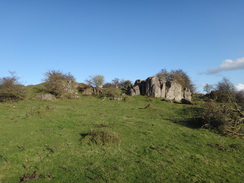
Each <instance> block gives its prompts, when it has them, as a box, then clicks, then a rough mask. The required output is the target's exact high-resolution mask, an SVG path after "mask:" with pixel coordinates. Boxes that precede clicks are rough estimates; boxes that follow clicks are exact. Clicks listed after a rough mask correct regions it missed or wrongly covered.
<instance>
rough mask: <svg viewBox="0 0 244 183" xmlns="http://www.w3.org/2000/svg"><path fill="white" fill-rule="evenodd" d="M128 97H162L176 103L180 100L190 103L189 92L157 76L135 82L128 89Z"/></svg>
mask: <svg viewBox="0 0 244 183" xmlns="http://www.w3.org/2000/svg"><path fill="white" fill-rule="evenodd" d="M130 95H132V96H134V95H145V96H150V97H162V98H165V99H167V100H172V101H173V100H174V101H177V102H180V101H181V100H182V99H186V100H189V101H191V91H190V90H189V89H187V88H182V86H181V84H180V83H177V82H175V81H166V79H165V78H159V77H157V76H154V77H149V78H147V79H146V80H136V82H135V84H134V86H133V87H132V88H131V89H130Z"/></svg>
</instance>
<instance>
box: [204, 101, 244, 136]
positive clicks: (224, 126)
mask: <svg viewBox="0 0 244 183" xmlns="http://www.w3.org/2000/svg"><path fill="white" fill-rule="evenodd" d="M202 108H203V110H202V113H201V114H200V119H201V122H202V124H203V127H205V128H210V129H215V130H218V131H220V132H223V133H239V134H242V133H243V131H240V129H243V121H242V118H241V116H240V113H239V111H238V107H237V106H235V105H232V104H229V103H222V104H219V103H216V102H213V101H211V102H206V103H204V105H203V106H202Z"/></svg>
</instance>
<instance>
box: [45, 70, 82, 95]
mask: <svg viewBox="0 0 244 183" xmlns="http://www.w3.org/2000/svg"><path fill="white" fill-rule="evenodd" d="M44 82H45V83H44V86H45V88H46V90H47V92H48V93H51V94H53V95H55V96H56V97H61V96H64V95H67V94H69V95H70V94H71V95H72V94H77V86H78V85H77V83H76V81H75V78H74V76H73V75H71V74H70V73H68V74H64V73H62V72H61V71H55V70H52V71H48V72H46V73H45V79H44Z"/></svg>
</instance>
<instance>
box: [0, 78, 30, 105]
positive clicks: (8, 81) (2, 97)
mask: <svg viewBox="0 0 244 183" xmlns="http://www.w3.org/2000/svg"><path fill="white" fill-rule="evenodd" d="M18 79H19V78H18V77H17V76H15V74H14V73H11V76H10V77H3V78H0V102H14V101H19V100H24V99H25V97H26V94H27V90H26V87H25V86H24V85H22V84H20V83H19V81H18Z"/></svg>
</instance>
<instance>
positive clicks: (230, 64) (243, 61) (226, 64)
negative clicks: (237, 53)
mask: <svg viewBox="0 0 244 183" xmlns="http://www.w3.org/2000/svg"><path fill="white" fill-rule="evenodd" d="M242 69H244V57H242V58H238V59H236V60H230V59H228V60H224V61H223V62H222V63H221V64H220V66H219V67H215V68H212V69H209V70H208V71H207V74H216V73H219V72H222V71H230V70H242Z"/></svg>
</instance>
